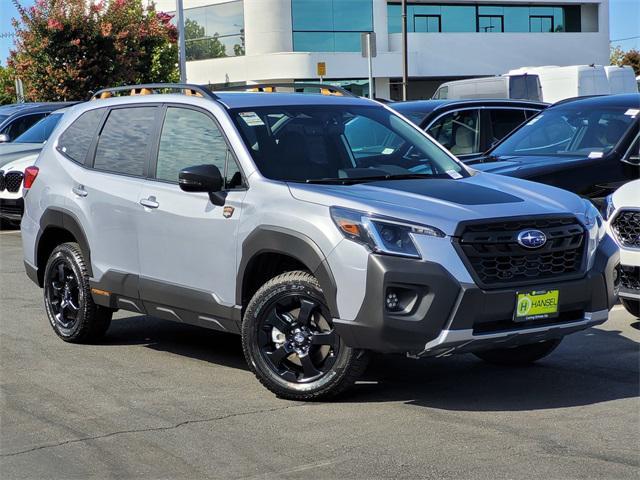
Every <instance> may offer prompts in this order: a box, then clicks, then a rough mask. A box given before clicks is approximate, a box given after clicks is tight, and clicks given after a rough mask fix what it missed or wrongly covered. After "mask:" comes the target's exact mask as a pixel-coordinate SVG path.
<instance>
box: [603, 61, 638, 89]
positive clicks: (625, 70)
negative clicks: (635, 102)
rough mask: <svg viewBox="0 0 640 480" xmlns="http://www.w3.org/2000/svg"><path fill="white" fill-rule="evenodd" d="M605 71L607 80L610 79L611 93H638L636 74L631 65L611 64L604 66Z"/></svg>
mask: <svg viewBox="0 0 640 480" xmlns="http://www.w3.org/2000/svg"><path fill="white" fill-rule="evenodd" d="M604 71H605V73H606V74H607V80H609V89H610V90H611V93H638V84H637V82H636V77H635V75H636V74H635V73H634V71H633V68H631V67H630V66H629V65H625V66H623V67H618V66H617V65H609V66H608V67H604Z"/></svg>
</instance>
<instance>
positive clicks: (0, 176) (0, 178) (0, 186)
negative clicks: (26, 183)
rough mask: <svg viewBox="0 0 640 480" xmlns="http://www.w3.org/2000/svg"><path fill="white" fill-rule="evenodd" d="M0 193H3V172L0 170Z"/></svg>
mask: <svg viewBox="0 0 640 480" xmlns="http://www.w3.org/2000/svg"><path fill="white" fill-rule="evenodd" d="M0 192H4V172H3V171H2V170H0Z"/></svg>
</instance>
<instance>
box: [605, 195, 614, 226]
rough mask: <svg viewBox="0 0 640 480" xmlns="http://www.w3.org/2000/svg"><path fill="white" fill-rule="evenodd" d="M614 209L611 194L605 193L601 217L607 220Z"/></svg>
mask: <svg viewBox="0 0 640 480" xmlns="http://www.w3.org/2000/svg"><path fill="white" fill-rule="evenodd" d="M615 211H616V206H615V205H614V204H613V195H607V196H606V198H605V200H604V207H603V209H602V217H603V218H604V219H605V220H606V221H609V219H610V218H611V215H613V212H615Z"/></svg>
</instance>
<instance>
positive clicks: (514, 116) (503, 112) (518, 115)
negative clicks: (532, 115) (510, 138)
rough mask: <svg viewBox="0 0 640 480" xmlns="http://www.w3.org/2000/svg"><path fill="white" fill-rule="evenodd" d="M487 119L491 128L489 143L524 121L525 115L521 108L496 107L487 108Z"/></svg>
mask: <svg viewBox="0 0 640 480" xmlns="http://www.w3.org/2000/svg"><path fill="white" fill-rule="evenodd" d="M489 121H490V122H491V130H492V132H491V136H492V138H491V141H490V144H494V143H496V142H497V141H498V140H502V139H503V138H504V137H506V136H507V134H508V133H511V131H513V130H514V129H515V128H516V127H517V126H518V125H520V124H521V123H522V122H524V121H525V115H524V111H523V110H518V109H511V108H497V109H492V110H489Z"/></svg>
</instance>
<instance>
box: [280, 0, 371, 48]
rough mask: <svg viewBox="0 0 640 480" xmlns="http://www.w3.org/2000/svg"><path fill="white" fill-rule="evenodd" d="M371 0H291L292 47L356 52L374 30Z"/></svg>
mask: <svg viewBox="0 0 640 480" xmlns="http://www.w3.org/2000/svg"><path fill="white" fill-rule="evenodd" d="M372 3H373V2H372V0H291V15H292V24H293V50H294V51H297V52H358V51H360V33H362V32H371V31H373V4H372Z"/></svg>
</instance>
